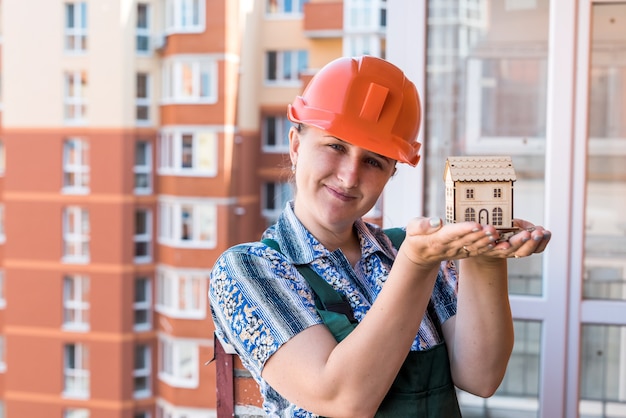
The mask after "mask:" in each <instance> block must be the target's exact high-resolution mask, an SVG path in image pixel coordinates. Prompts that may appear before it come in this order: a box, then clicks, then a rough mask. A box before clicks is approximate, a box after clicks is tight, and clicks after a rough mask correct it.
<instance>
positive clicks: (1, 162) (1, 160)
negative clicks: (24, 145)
mask: <svg viewBox="0 0 626 418" xmlns="http://www.w3.org/2000/svg"><path fill="white" fill-rule="evenodd" d="M1 108H2V104H0V109H1ZM5 153H6V151H5V149H4V141H2V140H0V176H4V170H5V167H6V154H5Z"/></svg>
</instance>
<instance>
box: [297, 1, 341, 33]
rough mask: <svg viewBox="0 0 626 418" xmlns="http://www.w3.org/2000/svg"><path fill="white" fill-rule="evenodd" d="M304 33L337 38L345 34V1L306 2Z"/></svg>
mask: <svg viewBox="0 0 626 418" xmlns="http://www.w3.org/2000/svg"><path fill="white" fill-rule="evenodd" d="M304 34H305V36H308V37H309V38H337V37H341V36H342V34H343V2H341V1H338V2H331V3H311V2H308V3H305V4H304Z"/></svg>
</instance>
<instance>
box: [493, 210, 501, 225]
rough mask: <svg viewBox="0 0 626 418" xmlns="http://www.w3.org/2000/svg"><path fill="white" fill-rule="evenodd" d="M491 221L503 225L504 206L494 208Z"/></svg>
mask: <svg viewBox="0 0 626 418" xmlns="http://www.w3.org/2000/svg"><path fill="white" fill-rule="evenodd" d="M491 222H492V224H493V226H502V208H493V211H492V212H491Z"/></svg>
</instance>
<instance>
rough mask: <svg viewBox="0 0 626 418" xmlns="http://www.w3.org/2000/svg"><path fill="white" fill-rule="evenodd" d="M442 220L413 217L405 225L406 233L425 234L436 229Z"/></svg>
mask: <svg viewBox="0 0 626 418" xmlns="http://www.w3.org/2000/svg"><path fill="white" fill-rule="evenodd" d="M442 225H443V222H442V221H441V218H437V217H432V218H413V219H412V220H411V221H409V223H408V225H407V226H406V233H407V235H426V234H432V233H433V232H435V231H438V230H439V229H440V228H441V226H442Z"/></svg>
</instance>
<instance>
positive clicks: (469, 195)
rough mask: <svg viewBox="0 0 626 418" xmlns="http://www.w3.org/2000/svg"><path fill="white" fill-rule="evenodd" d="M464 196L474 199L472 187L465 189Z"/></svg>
mask: <svg viewBox="0 0 626 418" xmlns="http://www.w3.org/2000/svg"><path fill="white" fill-rule="evenodd" d="M465 198H466V199H474V189H465Z"/></svg>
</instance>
